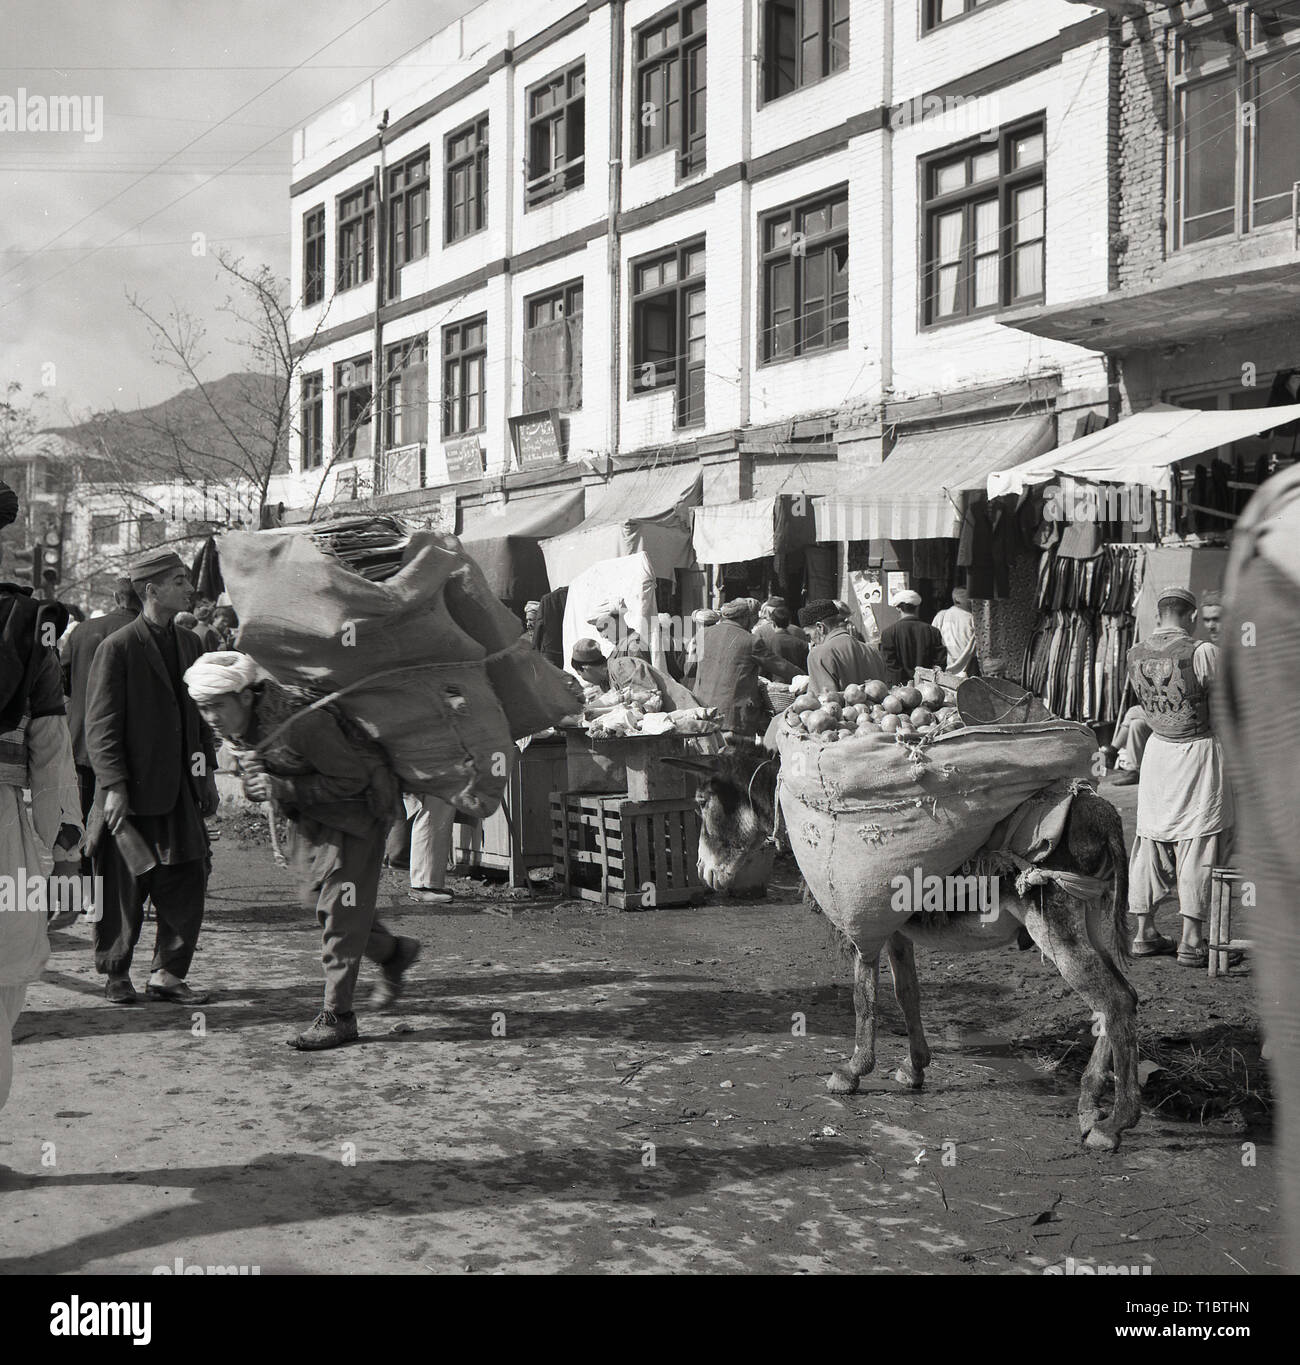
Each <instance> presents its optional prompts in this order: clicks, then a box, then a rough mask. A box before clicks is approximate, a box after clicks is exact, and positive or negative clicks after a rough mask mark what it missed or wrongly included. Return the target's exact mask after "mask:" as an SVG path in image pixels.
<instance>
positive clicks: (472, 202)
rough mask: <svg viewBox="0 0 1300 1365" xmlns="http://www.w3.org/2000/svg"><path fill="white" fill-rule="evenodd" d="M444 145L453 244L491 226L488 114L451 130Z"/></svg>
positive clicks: (447, 232)
mask: <svg viewBox="0 0 1300 1365" xmlns="http://www.w3.org/2000/svg"><path fill="white" fill-rule="evenodd" d="M444 146H445V149H446V150H445V155H444V158H443V159H444V162H445V164H446V168H447V169H446V176H447V188H446V195H445V198H446V223H445V225H444V233H443V240H444V241H446V242H447V243H449V244H450V243H451V242H459V241H460V239H461V238H462V237H469V236H472V235H473V234H474V233H476V232H481V231H482V230H483V229H484V228H485V227H487V191H488V120H487V115H486V114H484V115H483V117H482V118H480V119H476V120H475V121H474V122H473V123H467V124H466V125H465V127H463V128H458V129H457V130H456V131H455V132H454V133H448V134H447V138H446V141H445V144H444Z"/></svg>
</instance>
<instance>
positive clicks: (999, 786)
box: [769, 721, 1097, 940]
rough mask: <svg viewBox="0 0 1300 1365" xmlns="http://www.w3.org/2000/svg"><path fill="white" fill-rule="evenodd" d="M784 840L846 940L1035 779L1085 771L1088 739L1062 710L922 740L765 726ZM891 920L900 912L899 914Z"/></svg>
mask: <svg viewBox="0 0 1300 1365" xmlns="http://www.w3.org/2000/svg"><path fill="white" fill-rule="evenodd" d="M769 734H770V739H771V740H772V741H774V742H775V744H776V746H777V747H778V748H779V751H780V754H781V773H780V780H779V785H778V791H779V794H780V803H781V812H782V815H783V816H784V818H785V823H786V828H787V831H788V834H789V839H790V845H791V848H792V849H793V851H794V854H795V857H796V858H797V859H798V862H799V867H800V870H801V871H802V872H803V874H804V877H805V878H806V880H807V882H808V887H809V889H810V891H811V892H812V894H813V896H814V898H815V899H816V901H817V904H818V905H819V906H820V907H821V909H822V910H823V911H824V912H825V914H826V916H827V918H828V919H830V921H831V922H832V923H833V924H834V925H835V926H836V927H837V928H838V929H840V930H841V931H842V932H843V933H844V934H845V935H847V936H848V937H849V938H850V939H854V940H856V938H857V937H858V934H859V932H860V931H862V930H865V929H866V928H867V926H868V925H869V924H870V923H871V921H872V920H875V921H876V923H879V921H880V919H881V918H882V908H884V909H887V907H888V906H889V903H890V898H891V895H892V894H893V887H892V885H891V883H892V882H893V879H894V878H895V877H899V876H902V877H906V878H908V879H909V880H910V879H911V878H912V876H913V874H914V872H915V871H916V869H918V868H919V869H920V871H921V875H922V876H929V875H932V874H933V875H936V876H940V877H947V876H951V875H952V874H953V873H955V872H956V871H957V869H958V868H960V867H961V866H962V865H963V864H964V863H966V862H968V861H969V860H970V859H971V858H973V857H974V856H975V855H976V854H977V853H978V852H980V850H981V849H983V848H984V847H985V845H986V843H987V842H988V840H989V838H990V836H991V835H992V834H993V833H994V831H995V829H996V828H997V827H998V825H999V824H1000V822H1002V821H1003V820H1005V819H1006V818H1007V817H1008V816H1009V815H1010V814H1011V813H1012V812H1013V811H1015V810H1016V809H1017V808H1018V807H1019V806H1021V805H1022V804H1023V803H1024V802H1026V801H1029V800H1030V799H1031V798H1034V797H1036V796H1037V795H1038V794H1039V793H1040V792H1042V791H1043V790H1044V789H1045V788H1048V787H1051V786H1052V785H1053V784H1055V783H1059V782H1061V781H1063V780H1066V779H1070V778H1085V777H1087V776H1088V773H1089V769H1090V765H1091V761H1092V756H1093V754H1094V753H1095V751H1096V747H1097V741H1096V739H1095V737H1094V736H1093V733H1092V731H1091V730H1089V729H1088V728H1087V726H1084V725H1076V724H1074V723H1072V722H1070V721H1050V722H1046V723H1043V724H1034V725H1012V726H992V725H989V726H978V727H974V728H969V729H965V730H958V731H955V732H952V733H950V734H946V735H941V736H939V737H938V738H937V739H935V740H933V741H932V742H930V743H925V744H918V745H906V744H900V743H899V742H898V741H897V740H896V739H895V738H894V736H892V735H889V734H883V733H882V734H876V733H870V732H869V733H867V734H865V735H858V736H856V737H854V738H851V739H847V740H845V741H844V742H843V743H837V744H827V743H824V742H822V741H820V740H818V739H816V738H815V737H813V736H811V735H800V734H798V733H795V732H794V731H791V730H790V729H789V728H788V727H784V726H781V727H779V728H777V727H775V726H774V727H773V729H772V730H771V731H770V732H769ZM900 927H901V921H900Z"/></svg>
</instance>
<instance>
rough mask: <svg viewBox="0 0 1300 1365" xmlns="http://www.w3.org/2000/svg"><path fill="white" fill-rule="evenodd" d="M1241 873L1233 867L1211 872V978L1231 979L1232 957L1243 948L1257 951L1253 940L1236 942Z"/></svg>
mask: <svg viewBox="0 0 1300 1365" xmlns="http://www.w3.org/2000/svg"><path fill="white" fill-rule="evenodd" d="M1240 881H1241V873H1240V872H1237V871H1234V870H1233V869H1232V868H1230V867H1212V868H1211V869H1210V941H1209V943H1208V944H1206V947H1207V948H1208V949H1209V969H1210V975H1211V976H1227V975H1228V953H1229V951H1236V950H1237V949H1241V948H1253V947H1254V946H1255V945H1254V944H1253V943H1252V942H1251V940H1250V939H1246V938H1233V936H1232V909H1233V905H1232V902H1233V897H1234V896H1235V895H1238V894H1239V891H1238V883H1239V882H1240Z"/></svg>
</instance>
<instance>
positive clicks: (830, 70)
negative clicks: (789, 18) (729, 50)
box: [758, 0, 852, 109]
mask: <svg viewBox="0 0 1300 1365" xmlns="http://www.w3.org/2000/svg"><path fill="white" fill-rule="evenodd" d="M841 4H842V5H843V7H844V15H843V18H841V19H836V17H835V10H836V6H837V5H841ZM777 5H793V7H794V48H795V50H794V84H793V85H791V86H790V88H789V89H788V90H774V89H773V85H774V78H773V77H772V76H771V74H770V72H769V68H771V69H772V70H773V71H775V70H776V69H778V62H777V60H776V59H775V58H773V57H772V55H771V52H772V44H773V40H774V39H773V35H774V29H773V26H772V18H773V11H774V10H775V9H776V7H777ZM812 5H816V6H817V8H818V10H819V13H818V15H817V23H818V28H817V29H815V30H813V33H812V34H811V35H810V34H809V33H808V30H807V27H806V23H805V20H806V18H807V15H808V6H812ZM837 25H843V27H844V28H845V30H846V31H847V32H848V34H849V37H848V39H847V40H841V39H837V38H836V37H835V36H834V30H835V28H836V27H837ZM811 37H815V38H817V39H818V41H819V43H820V48H819V52H818V56H819V59H820V66H821V74H820V75H817V76H808V75H805V73H804V49H805V47H806V46H807V44H808V42H809V41H810V38H811ZM841 49H842V50H843V57H842V59H840V60H838V61H837V60H836V54H837V53H839V52H840V51H841ZM758 51H759V58H760V60H759V80H758V107H759V108H760V109H763V108H766V106H767V105H769V104H774V103H776V101H777V100H783V99H787V98H788V97H789V96H791V95H797V94H798V93H799V91H801V90H807V89H808V88H809V87H810V86H814V85H818V84H820V83H821V82H822V81H825V80H829V79H830V78H831V77H832V76H839V75H842V74H843V73H844V72H845V71H848V70H849V69H850V65H851V63H852V6H851V3H850V0H762V4H761V6H760V10H759V49H758Z"/></svg>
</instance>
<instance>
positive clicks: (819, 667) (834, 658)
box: [799, 600, 885, 697]
mask: <svg viewBox="0 0 1300 1365" xmlns="http://www.w3.org/2000/svg"><path fill="white" fill-rule="evenodd" d="M799 623H800V625H802V626H804V627H805V628H810V629H811V630H812V635H813V641H814V643H813V647H812V649H810V650H809V651H808V668H807V672H808V690H809V692H810V693H811V694H812V695H813V696H814V697H817V696H820V695H821V694H822V693H823V692H843V691H844V689H845V688H846V687H848V686H849V685H850V684H851V683H858V684H862V683H865V682H870V681H871V680H872V679H873V678H876V679H882V680H883V678H884V676H885V661H884V659H882V658H881V657H880V651H879V650H876V649H873V648H872V647H871V646H870V645H868V644H864V643H863V642H862V641H861V640H859V639H858V638H857V637H856V636H855V635H853V634H851V633H850V631H849V622H848V613H847V612H846V611H845V610H844V609H843V608H842V607H841V605H840V604H839V603H838V602H831V601H826V600H821V601H817V602H810V603H809V604H808V605H807V606H806V607H804V608H802V610H801V611H800V612H799Z"/></svg>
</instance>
